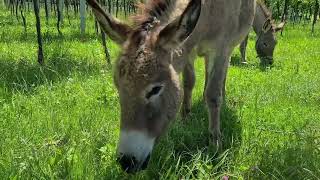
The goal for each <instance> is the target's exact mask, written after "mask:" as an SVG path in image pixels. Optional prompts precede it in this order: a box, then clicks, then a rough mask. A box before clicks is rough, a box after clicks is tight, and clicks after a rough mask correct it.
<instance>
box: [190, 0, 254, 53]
mask: <svg viewBox="0 0 320 180" xmlns="http://www.w3.org/2000/svg"><path fill="white" fill-rule="evenodd" d="M254 13H255V0H206V2H205V5H204V7H203V10H202V14H201V16H200V20H199V26H198V28H197V29H196V30H195V33H196V34H199V36H201V37H200V41H199V43H198V46H200V47H201V49H202V50H204V49H207V48H209V49H212V48H213V49H217V48H221V47H224V48H231V49H232V48H234V47H235V46H236V45H238V44H239V43H240V42H241V41H242V40H243V39H244V38H245V36H246V35H247V34H248V32H249V29H250V27H251V26H252V23H253V19H254ZM209 49H208V50H209ZM217 50H218V49H217Z"/></svg>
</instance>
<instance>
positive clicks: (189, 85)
mask: <svg viewBox="0 0 320 180" xmlns="http://www.w3.org/2000/svg"><path fill="white" fill-rule="evenodd" d="M256 3H257V4H256V12H255V16H254V21H253V29H254V31H255V33H256V34H257V35H258V38H257V41H256V51H257V54H258V57H259V58H260V61H261V64H264V65H271V64H272V63H273V52H274V49H275V46H276V44H277V40H276V35H275V33H276V32H278V31H280V30H282V29H283V28H284V25H285V22H282V23H280V24H279V25H278V26H276V25H275V24H274V23H273V20H272V17H271V16H272V14H271V11H270V10H268V8H267V7H266V6H265V4H264V3H263V2H261V1H260V0H258V1H257V2H256ZM247 42H248V35H247V36H246V37H245V39H244V41H242V43H241V45H240V52H241V61H242V62H244V63H246V48H247ZM191 54H192V56H189V57H190V58H189V61H188V63H187V64H186V65H185V69H184V71H183V76H184V78H183V79H184V99H183V106H182V116H183V117H184V118H186V116H187V115H188V113H189V112H190V110H191V99H192V89H193V87H194V84H195V70H194V65H193V63H194V62H193V61H194V60H195V58H196V55H197V54H198V55H200V56H202V54H201V52H196V51H193V53H191ZM207 60H209V58H205V61H206V76H205V88H206V86H207V79H208V78H207V75H208V72H207V68H208V62H207ZM223 94H224V89H223ZM204 97H205V94H204Z"/></svg>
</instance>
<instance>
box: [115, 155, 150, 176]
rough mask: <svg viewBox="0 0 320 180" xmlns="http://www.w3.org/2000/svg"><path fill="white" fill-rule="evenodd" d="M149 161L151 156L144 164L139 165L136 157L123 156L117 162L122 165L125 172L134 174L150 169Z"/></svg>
mask: <svg viewBox="0 0 320 180" xmlns="http://www.w3.org/2000/svg"><path fill="white" fill-rule="evenodd" d="M149 160H150V154H149V155H148V156H147V158H146V159H145V160H144V161H143V162H142V163H139V162H138V161H137V160H136V159H135V158H134V157H130V156H126V155H123V156H121V157H120V158H118V159H117V162H118V163H119V164H120V166H121V168H122V170H123V171H125V172H126V173H129V174H134V173H136V172H139V171H142V170H145V169H146V168H147V167H148V163H149Z"/></svg>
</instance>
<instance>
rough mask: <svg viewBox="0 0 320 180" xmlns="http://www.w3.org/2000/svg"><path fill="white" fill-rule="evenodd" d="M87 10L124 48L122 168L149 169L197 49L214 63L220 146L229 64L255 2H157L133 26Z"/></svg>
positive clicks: (213, 111)
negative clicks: (221, 112) (155, 147)
mask: <svg viewBox="0 0 320 180" xmlns="http://www.w3.org/2000/svg"><path fill="white" fill-rule="evenodd" d="M87 2H88V4H89V5H90V6H91V7H92V9H93V13H94V14H95V16H96V19H97V20H98V22H99V23H100V25H101V27H102V28H103V30H104V31H105V32H106V33H107V34H108V35H109V37H110V38H111V39H112V40H113V41H115V42H117V43H118V44H120V45H122V53H121V54H120V56H119V59H118V61H117V62H116V67H115V72H114V83H115V85H116V87H117V90H118V92H119V98H120V108H121V121H120V141H119V145H118V155H119V159H118V161H119V163H120V165H121V167H122V168H123V169H124V170H125V171H126V172H129V173H130V172H136V171H139V170H142V169H144V168H146V166H147V164H148V161H149V159H150V154H151V152H152V149H153V148H154V145H155V142H156V139H157V138H158V137H160V135H162V134H163V133H164V132H165V130H166V129H167V127H168V125H169V124H170V121H171V120H173V119H175V117H176V114H177V112H178V110H179V107H180V104H181V100H182V94H183V91H182V89H181V86H180V81H179V73H181V72H182V71H183V69H184V66H185V65H186V64H187V61H188V59H189V57H190V56H191V54H190V52H192V49H194V48H197V49H199V50H201V52H202V54H204V55H205V56H206V58H207V59H208V65H209V66H208V86H207V92H208V93H206V102H207V107H208V112H209V121H210V124H209V130H210V132H211V133H212V135H213V139H212V140H213V142H214V143H215V144H216V145H217V146H220V137H221V132H220V109H221V102H222V89H224V79H225V77H226V74H227V69H228V65H229V58H230V56H231V53H232V51H233V49H234V48H235V47H236V46H237V45H238V44H239V43H240V42H241V41H242V40H243V39H244V38H245V36H246V35H247V34H248V32H249V28H250V26H252V22H253V18H254V12H255V4H256V3H255V0H191V1H190V2H189V0H152V1H150V2H149V3H148V4H147V5H146V6H145V9H144V11H143V12H144V13H142V15H141V16H139V17H137V18H135V23H134V25H133V26H129V25H127V24H125V23H123V22H121V21H119V20H117V19H116V18H114V17H112V16H111V15H110V14H108V13H106V12H105V11H104V10H103V9H102V8H101V7H100V6H99V5H98V3H97V2H96V0H87ZM181 7H183V8H181ZM180 12H182V13H180ZM177 14H181V15H178V16H177ZM174 17H176V18H174ZM182 44H183V45H182Z"/></svg>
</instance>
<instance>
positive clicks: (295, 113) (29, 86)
mask: <svg viewBox="0 0 320 180" xmlns="http://www.w3.org/2000/svg"><path fill="white" fill-rule="evenodd" d="M89 20H90V22H89V23H88V25H87V30H88V31H87V34H86V36H84V37H82V36H81V35H80V34H79V24H78V23H79V22H78V20H77V19H72V20H71V24H72V25H71V26H70V25H69V24H68V21H66V22H65V26H64V27H63V29H62V32H63V36H62V37H61V36H59V35H57V31H56V29H55V27H54V23H55V22H54V21H53V20H51V21H50V23H49V25H46V24H45V23H44V22H45V21H44V19H43V24H42V28H43V29H42V30H43V34H44V53H45V61H46V65H45V66H43V67H41V66H39V65H38V64H37V62H36V61H37V60H36V54H37V43H36V34H35V28H34V27H35V25H34V17H33V16H32V14H29V15H28V16H27V21H28V28H27V33H25V32H24V30H23V27H22V25H21V22H18V21H17V19H16V18H15V17H12V16H10V13H9V12H7V11H6V10H5V9H4V8H3V7H1V6H0V179H190V178H191V179H221V178H222V177H223V176H229V177H230V178H231V179H319V178H320V70H319V68H320V26H319V25H318V26H317V27H316V29H317V30H316V31H317V32H316V34H314V35H311V34H310V26H309V25H307V26H303V25H295V26H294V25H292V24H290V25H288V26H287V27H286V30H285V32H284V36H283V37H279V45H278V47H277V49H276V53H275V65H274V66H273V67H272V68H266V69H263V68H261V67H260V66H259V61H258V59H257V58H256V54H255V51H254V38H255V36H254V35H251V36H250V42H249V48H248V60H249V64H248V65H240V64H239V52H238V50H235V52H234V55H233V57H232V62H231V67H230V70H229V74H228V80H227V99H226V105H225V107H224V110H223V113H222V132H223V136H224V138H225V143H224V147H223V149H224V152H223V153H220V154H215V153H214V152H213V151H212V150H211V149H210V148H208V137H209V133H208V131H207V126H208V122H207V121H208V120H207V115H206V110H205V108H204V105H203V101H202V90H203V84H204V81H203V79H204V74H203V73H204V67H203V62H202V61H200V60H199V61H197V63H196V69H197V84H196V88H195V90H194V97H193V99H194V100H193V101H194V103H193V109H192V114H191V116H190V118H189V119H188V121H187V123H182V122H181V120H180V117H178V118H177V120H176V121H175V122H174V124H173V125H172V126H171V129H170V131H169V132H168V134H166V135H165V136H163V137H162V139H161V141H160V143H159V144H158V146H157V147H156V149H155V151H154V153H153V155H152V158H151V162H150V164H149V167H148V169H147V170H146V171H143V172H141V173H138V174H136V175H134V176H132V175H127V174H126V173H124V172H122V171H121V169H120V167H119V166H118V165H117V164H116V162H115V151H116V146H117V142H118V135H119V115H120V114H119V102H118V95H117V92H116V90H115V87H114V85H113V83H112V68H111V67H109V66H107V65H106V62H105V60H104V53H103V49H102V47H101V43H100V39H99V38H97V37H98V36H96V34H95V33H94V25H93V23H92V19H89ZM20 21H21V20H20ZM108 45H109V48H110V51H111V55H112V59H113V60H115V58H116V56H117V54H118V52H119V49H118V47H117V46H115V45H114V44H112V43H111V42H109V44H108Z"/></svg>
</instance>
